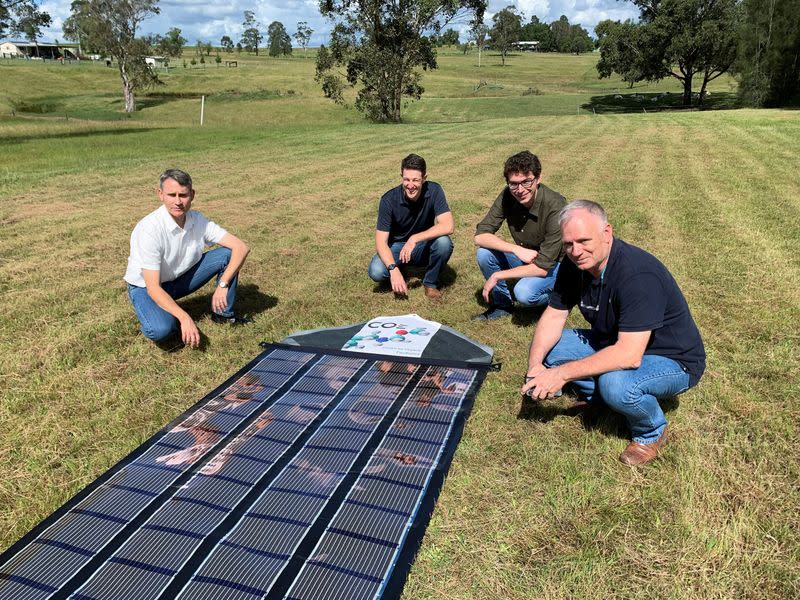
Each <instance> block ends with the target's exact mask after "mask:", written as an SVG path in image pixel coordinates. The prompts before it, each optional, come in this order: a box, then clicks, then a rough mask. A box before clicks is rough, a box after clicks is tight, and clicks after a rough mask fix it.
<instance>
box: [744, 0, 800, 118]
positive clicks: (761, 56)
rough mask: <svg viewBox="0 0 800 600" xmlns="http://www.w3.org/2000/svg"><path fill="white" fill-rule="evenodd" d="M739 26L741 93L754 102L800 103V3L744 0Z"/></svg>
mask: <svg viewBox="0 0 800 600" xmlns="http://www.w3.org/2000/svg"><path fill="white" fill-rule="evenodd" d="M742 11H743V17H742V19H741V25H740V27H739V48H738V57H737V60H736V63H735V71H736V73H737V75H738V77H739V80H740V83H739V96H740V98H741V99H742V100H743V101H744V102H745V104H749V105H751V106H782V105H787V104H800V3H798V2H797V1H796V0H744V2H743V7H742Z"/></svg>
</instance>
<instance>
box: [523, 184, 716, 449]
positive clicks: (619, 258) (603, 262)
mask: <svg viewBox="0 0 800 600" xmlns="http://www.w3.org/2000/svg"><path fill="white" fill-rule="evenodd" d="M559 224H560V226H561V237H562V241H563V243H564V251H565V253H566V258H564V260H563V261H562V263H561V268H560V270H559V273H558V277H557V278H556V282H555V286H554V289H553V294H552V295H551V297H550V303H549V305H548V307H547V309H546V310H545V312H544V314H543V315H542V318H541V319H540V320H539V324H538V325H537V327H536V332H535V334H534V336H533V342H532V343H531V349H530V355H529V358H528V373H527V375H526V377H525V384H524V385H523V386H522V393H523V394H528V395H529V396H531V397H532V398H534V399H538V400H543V399H545V398H552V397H554V396H556V395H558V394H559V392H560V391H561V389H562V387H564V385H565V384H567V383H569V382H572V384H573V386H574V387H575V388H576V390H577V392H578V395H579V397H580V398H581V399H582V400H585V401H586V402H589V403H590V404H591V403H595V402H599V401H602V402H605V404H607V405H608V406H609V407H610V408H611V409H612V410H614V411H616V412H618V413H620V414H622V415H624V416H625V418H626V419H627V421H628V425H629V426H630V429H631V434H632V440H631V442H630V444H628V447H627V448H626V449H625V451H624V452H623V453H622V454H621V455H620V457H619V458H620V460H621V461H622V462H623V463H625V464H628V465H641V464H645V463H648V462H650V461H651V460H653V459H654V458H656V457H657V456H658V455H659V452H660V450H661V447H662V446H663V444H664V442H665V441H666V439H667V421H666V418H665V417H664V413H663V411H662V410H661V407H660V406H659V403H658V400H659V399H663V398H669V397H672V396H676V395H678V394H680V393H682V392H685V391H686V390H687V389H689V388H690V387H692V386H694V385H696V384H697V383H698V381H699V380H700V377H701V376H702V374H703V371H704V370H705V361H706V354H705V349H704V348H703V341H702V339H701V338H700V332H699V331H698V330H697V326H696V325H695V323H694V320H693V319H692V315H691V313H690V312H689V306H688V305H687V303H686V299H685V298H684V297H683V294H682V293H681V291H680V289H679V288H678V284H677V283H676V282H675V280H674V279H673V277H672V275H671V274H670V273H669V271H668V270H667V268H666V267H665V266H664V265H663V264H662V263H661V262H660V261H659V260H658V259H657V258H655V257H654V256H652V255H651V254H648V253H647V252H645V251H644V250H642V249H640V248H637V247H636V246H631V245H630V244H627V243H625V242H623V241H622V240H620V239H618V238H615V237H614V236H613V233H612V228H611V225H610V224H609V222H608V219H607V217H606V213H605V210H603V207H601V206H600V205H599V204H597V203H595V202H591V201H589V200H576V201H575V202H572V203H570V204H568V205H567V206H565V207H564V208H563V209H562V210H561V214H560V215H559ZM576 305H577V306H578V307H579V310H580V311H581V314H582V315H583V316H584V318H585V319H586V320H587V321H588V322H589V324H590V325H591V329H564V325H565V324H566V321H567V317H568V315H569V312H570V310H571V309H572V308H573V307H574V306H576Z"/></svg>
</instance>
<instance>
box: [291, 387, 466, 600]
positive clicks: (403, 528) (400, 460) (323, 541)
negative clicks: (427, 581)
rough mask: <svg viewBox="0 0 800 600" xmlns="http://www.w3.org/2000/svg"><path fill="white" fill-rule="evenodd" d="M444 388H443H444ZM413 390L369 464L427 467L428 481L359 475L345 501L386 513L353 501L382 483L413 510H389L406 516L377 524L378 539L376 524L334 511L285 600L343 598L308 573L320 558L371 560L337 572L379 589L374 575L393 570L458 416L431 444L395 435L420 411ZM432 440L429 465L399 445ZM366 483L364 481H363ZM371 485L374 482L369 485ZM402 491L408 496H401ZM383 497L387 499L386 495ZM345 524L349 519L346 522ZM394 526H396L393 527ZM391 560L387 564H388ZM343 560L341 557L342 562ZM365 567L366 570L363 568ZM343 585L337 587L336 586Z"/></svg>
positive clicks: (371, 590) (369, 592) (367, 591)
mask: <svg viewBox="0 0 800 600" xmlns="http://www.w3.org/2000/svg"><path fill="white" fill-rule="evenodd" d="M443 387H444V386H443ZM461 389H462V391H463V392H464V394H459V395H460V396H461V398H459V405H460V404H461V403H462V402H463V401H464V400H465V398H466V394H465V392H466V391H467V387H464V386H462V388H461ZM416 392H417V390H415V393H414V394H412V396H411V398H412V400H409V402H407V403H406V406H405V407H404V408H403V410H401V411H400V413H399V415H398V416H397V418H396V420H395V422H394V423H393V424H392V427H391V428H390V429H389V431H388V432H387V434H386V436H385V437H384V439H383V440H382V442H381V445H380V447H379V448H378V449H377V450H376V452H375V454H374V456H373V459H372V461H371V463H370V466H371V468H372V469H377V468H378V467H379V465H380V463H382V462H383V463H385V462H386V461H387V458H388V459H389V461H395V462H396V463H397V465H398V467H397V468H402V466H405V467H407V468H416V466H415V465H417V464H422V465H425V466H424V468H425V470H426V471H427V473H428V474H427V477H426V482H425V484H424V485H416V484H413V483H410V482H407V481H399V480H397V479H395V478H392V477H388V476H382V475H376V474H372V473H363V472H362V475H361V476H360V477H359V480H358V483H357V484H356V485H354V486H353V487H352V488H351V491H350V492H349V493H348V497H347V499H346V500H345V502H344V503H343V508H344V506H356V507H363V508H368V509H370V510H385V509H384V508H383V507H380V506H378V505H376V504H374V503H369V502H365V501H362V500H358V499H356V497H358V496H368V495H369V488H370V486H371V485H372V486H374V485H380V484H389V485H391V486H393V487H395V486H397V487H399V490H398V494H406V495H409V494H410V495H412V496H414V497H415V498H414V500H413V501H412V502H410V503H409V502H408V501H406V502H405V503H404V504H407V505H414V506H415V508H414V510H413V511H412V512H410V513H404V512H403V511H395V510H392V511H391V512H390V514H396V513H400V515H397V516H403V517H405V518H404V519H403V520H402V521H400V520H393V521H388V522H385V523H382V522H381V521H377V523H379V524H380V525H379V526H380V535H377V531H372V532H371V531H370V523H373V522H375V521H371V520H369V519H363V518H360V519H359V518H357V517H355V516H353V514H352V511H347V512H343V510H342V509H340V511H338V512H337V514H336V515H335V516H334V518H333V519H332V521H331V524H330V526H329V528H328V530H326V532H325V533H324V534H323V536H321V538H320V540H319V542H318V544H317V546H316V547H315V548H314V551H313V552H312V553H311V555H310V558H309V560H308V561H307V563H306V566H304V567H303V569H302V570H301V572H300V573H299V575H298V577H297V578H296V580H295V582H294V584H293V586H292V588H291V589H290V590H289V592H288V593H287V597H286V598H287V599H288V598H296V599H298V600H300V599H304V600H311V599H315V600H317V599H319V600H324V599H326V598H329V597H335V596H338V595H340V594H342V592H343V590H342V589H341V588H338V587H331V586H332V584H331V583H330V582H329V581H327V580H324V579H321V578H319V577H318V576H317V575H316V574H315V573H314V570H313V569H308V568H307V566H308V565H318V564H319V562H320V559H321V558H322V557H329V558H326V560H325V561H323V562H324V563H325V564H326V565H328V566H330V565H331V564H332V563H331V561H332V560H333V559H335V558H337V557H341V556H361V557H369V558H368V559H367V560H364V561H363V564H362V568H361V569H358V568H357V567H356V565H353V564H352V563H348V567H343V566H341V565H338V566H337V567H336V568H339V569H347V570H350V571H352V572H353V573H354V576H359V575H361V576H365V577H368V578H370V579H369V581H371V582H372V583H375V584H383V582H384V577H377V576H375V574H377V573H383V574H387V576H388V573H389V572H390V571H391V568H392V564H393V560H394V558H393V557H395V556H396V553H397V551H399V548H400V545H401V543H402V542H403V541H404V539H405V537H406V535H407V532H408V527H409V526H410V523H411V522H412V521H413V516H414V515H415V513H416V511H417V509H418V508H419V504H420V498H421V497H422V496H423V494H424V490H425V489H426V487H427V483H428V481H427V480H428V479H429V478H430V473H431V472H433V471H434V470H435V468H436V466H437V464H438V462H439V459H440V458H441V454H442V449H443V447H444V446H445V444H446V442H447V440H448V438H449V435H450V433H451V431H452V424H453V422H454V420H455V418H456V416H457V412H454V413H453V415H452V418H451V421H450V422H449V423H448V424H449V425H450V427H448V428H447V429H446V430H445V429H442V428H441V427H437V429H439V430H441V432H440V436H439V439H438V440H431V439H427V438H424V439H421V438H419V436H415V435H406V434H403V435H401V434H398V433H397V432H396V427H397V425H398V424H402V425H403V427H404V428H405V426H406V424H407V418H406V417H407V414H408V413H409V412H411V411H416V410H419V408H420V407H419V406H415V402H413V398H414V397H415V394H416ZM425 407H426V408H428V407H430V404H426V405H425ZM424 425H425V424H424V423H420V426H424ZM397 441H400V442H401V446H400V447H397V446H396V445H395V444H396V442H397ZM433 441H436V446H439V449H438V453H437V456H436V460H432V461H427V464H426V463H425V461H423V460H419V461H418V460H417V459H416V457H415V455H413V454H407V453H406V452H405V451H407V450H408V449H407V448H404V447H403V446H402V443H403V442H406V443H409V444H418V443H420V442H423V443H424V445H426V446H429V445H431V444H430V443H431V442H433ZM388 444H392V447H391V448H389V447H388ZM365 480H366V482H365ZM370 482H372V483H370ZM403 489H405V490H407V492H402V490H403ZM384 497H385V496H384ZM393 504H398V502H397V501H395V502H393ZM348 519H349V520H350V521H349V522H348ZM393 525H394V527H393ZM332 534H333V536H346V537H348V538H350V540H351V542H345V545H344V546H342V544H341V543H340V541H339V540H334V539H333V537H332ZM375 540H379V541H380V542H382V544H380V545H384V546H387V547H392V548H393V549H395V552H393V553H392V554H390V555H385V558H386V559H387V560H385V561H381V554H380V553H377V552H374V551H370V549H369V547H370V546H374V545H375ZM390 558H391V559H392V560H391V561H390V560H389V559H390ZM340 560H341V558H340ZM381 562H383V563H384V566H383V567H382V568H380V563H381ZM367 565H369V567H367ZM367 568H369V573H367V572H365V569H367ZM339 584H341V582H339ZM377 590H378V587H377V585H376V586H374V587H367V588H364V589H363V594H362V595H359V594H358V593H357V592H356V591H355V590H352V589H351V590H349V591H348V598H351V599H353V600H355V599H358V598H363V599H364V600H366V599H370V598H374V597H376V592H377Z"/></svg>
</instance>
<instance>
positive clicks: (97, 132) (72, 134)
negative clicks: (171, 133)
mask: <svg viewBox="0 0 800 600" xmlns="http://www.w3.org/2000/svg"><path fill="white" fill-rule="evenodd" d="M156 130H158V131H164V129H163V128H160V127H132V128H131V129H119V128H116V127H115V128H108V129H93V130H91V131H68V132H63V133H41V134H35V135H30V134H25V135H13V134H11V135H8V136H5V137H4V138H3V142H4V143H6V144H8V143H12V144H13V143H17V144H20V143H23V142H30V141H34V140H44V139H47V140H58V139H70V138H82V137H94V136H102V135H113V136H122V135H127V134H134V133H148V132H150V131H156Z"/></svg>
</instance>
